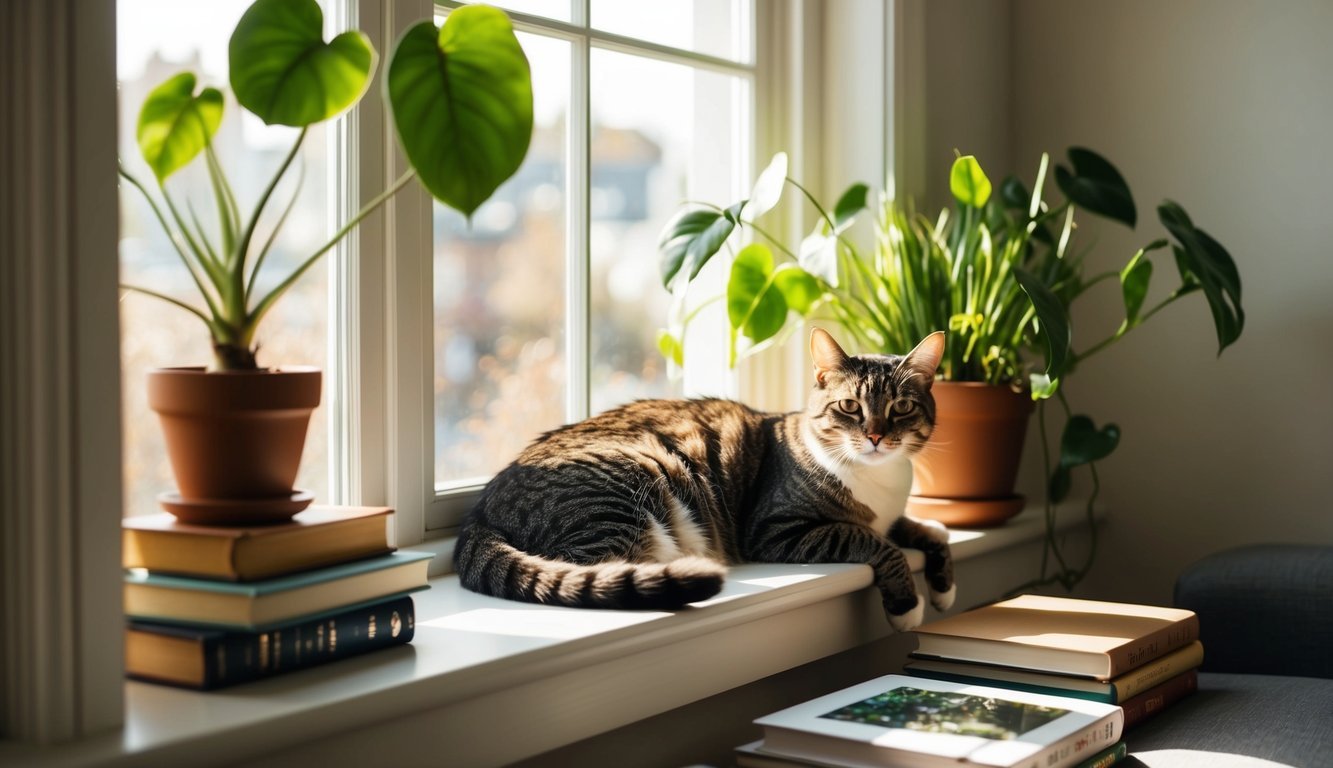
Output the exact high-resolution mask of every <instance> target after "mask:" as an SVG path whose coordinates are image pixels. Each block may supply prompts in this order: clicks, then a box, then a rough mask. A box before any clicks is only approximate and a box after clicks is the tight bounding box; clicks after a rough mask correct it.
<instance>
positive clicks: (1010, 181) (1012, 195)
mask: <svg viewBox="0 0 1333 768" xmlns="http://www.w3.org/2000/svg"><path fill="white" fill-rule="evenodd" d="M1000 201H1001V202H1003V203H1004V207H1005V208H1012V209H1016V210H1019V211H1022V212H1023V213H1027V210H1028V204H1029V203H1030V202H1031V201H1032V193H1031V192H1028V188H1027V187H1025V186H1023V182H1022V181H1019V179H1018V177H1017V176H1012V175H1011V176H1005V177H1004V181H1002V182H1000Z"/></svg>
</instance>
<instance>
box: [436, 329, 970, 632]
mask: <svg viewBox="0 0 1333 768" xmlns="http://www.w3.org/2000/svg"><path fill="white" fill-rule="evenodd" d="M810 349H811V356H812V358H813V360H814V366H815V380H816V381H815V386H814V389H813V390H812V391H811V393H810V399H809V404H808V406H807V408H806V409H805V411H803V412H802V411H797V412H794V413H789V414H785V415H782V414H772V413H761V412H758V411H754V410H751V409H750V408H747V407H745V406H744V405H741V404H739V403H735V402H731V401H728V400H713V399H703V400H644V401H639V402H636V403H632V404H630V405H626V406H624V407H621V408H617V409H614V410H611V411H608V412H606V413H603V414H601V415H598V416H594V417H592V418H590V419H587V420H586V421H582V422H579V423H577V424H571V425H569V426H565V427H561V428H559V429H556V430H554V431H552V432H548V433H546V434H545V435H543V436H541V437H540V438H538V439H537V440H536V441H535V442H533V443H532V444H531V445H530V446H528V448H526V449H525V450H524V451H523V452H522V453H521V454H520V455H519V457H518V459H517V460H516V461H515V462H514V463H513V464H510V465H509V466H508V467H506V468H505V469H504V470H503V471H501V472H500V473H499V474H498V475H496V476H495V478H494V479H492V480H491V482H490V483H489V484H488V485H487V486H486V488H485V490H483V491H482V494H481V497H480V499H478V501H477V504H476V507H475V508H473V510H472V511H471V513H470V514H469V516H468V518H467V520H466V521H465V522H464V524H463V530H462V533H461V535H460V536H459V539H458V546H457V549H456V550H455V556H454V557H455V566H456V567H457V570H458V574H459V576H460V578H461V580H462V583H463V585H464V586H465V587H467V588H468V589H471V590H473V591H476V592H481V593H484V594H488V595H495V596H497V597H505V598H510V599H513V600H524V601H529V602H536V603H549V604H554V605H567V606H579V607H588V608H646V609H673V608H679V607H682V606H684V605H685V604H687V603H693V602H696V601H699V600H704V599H707V598H709V597H712V596H713V595H715V594H717V593H718V591H719V590H720V589H721V588H722V583H723V577H724V576H725V574H726V565H725V564H727V563H743V562H780V563H822V562H839V563H868V564H869V565H870V566H871V567H872V568H873V569H874V573H875V583H876V585H877V586H878V587H879V590H880V593H881V595H882V598H883V604H884V610H885V613H886V614H887V615H888V618H889V622H890V623H891V624H892V625H893V627H894V628H895V629H897V630H898V631H904V630H907V629H910V628H912V627H915V626H917V625H918V624H920V623H921V619H922V615H923V613H924V610H925V605H924V603H923V602H922V600H921V596H920V595H918V594H917V591H916V585H915V582H914V581H913V578H912V571H911V569H910V568H909V567H908V565H907V560H906V559H905V558H904V556H903V553H902V550H900V549H899V547H911V548H914V549H920V550H922V551H923V552H925V555H926V582H927V585H928V586H929V588H930V595H931V601H932V603H933V604H934V605H935V607H936V608H938V609H940V610H944V609H947V608H948V607H949V606H950V605H952V603H953V598H954V584H953V566H952V561H951V559H950V556H949V546H948V533H947V532H946V531H945V529H944V527H943V526H941V525H939V524H938V523H921V522H917V521H915V520H912V519H910V518H907V517H904V516H903V514H902V513H903V509H904V507H905V505H906V502H907V495H908V491H909V490H910V488H911V485H912V467H911V456H912V455H914V454H916V453H917V452H918V451H920V450H921V448H922V447H923V446H924V445H925V443H926V441H927V439H929V437H930V434H931V431H932V429H933V428H934V420H935V401H934V398H932V397H931V394H930V387H931V383H932V382H933V380H934V377H935V369H936V368H937V367H938V365H939V362H940V356H941V354H942V353H943V351H944V334H943V333H942V332H939V333H933V334H931V335H930V336H928V337H927V338H926V339H925V340H924V341H922V342H921V343H920V344H918V345H917V347H916V349H914V350H912V351H911V352H910V353H908V354H907V355H905V356H897V355H887V356H886V355H858V356H855V357H849V356H848V355H847V354H846V353H845V352H843V350H842V348H841V347H839V346H838V343H837V342H836V341H834V340H833V337H832V336H830V335H829V334H828V333H827V332H825V331H823V330H821V329H815V330H814V332H813V333H812V334H811V339H810Z"/></svg>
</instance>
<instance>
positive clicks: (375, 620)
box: [125, 597, 416, 690]
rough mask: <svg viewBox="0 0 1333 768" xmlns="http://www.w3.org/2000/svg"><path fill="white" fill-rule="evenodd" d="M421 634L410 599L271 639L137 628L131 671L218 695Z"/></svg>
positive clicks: (277, 632) (282, 631) (287, 629)
mask: <svg viewBox="0 0 1333 768" xmlns="http://www.w3.org/2000/svg"><path fill="white" fill-rule="evenodd" d="M415 630H416V615H415V612H414V609H413V605H412V598H410V597H395V598H393V599H390V600H386V601H382V602H379V603H375V604H373V605H368V606H364V607H360V608H355V609H352V610H345V611H342V612H340V613H336V614H333V615H330V616H327V617H324V618H319V619H315V620H313V621H305V622H300V623H295V624H288V625H286V626H283V627H281V628H277V629H270V630H268V631H266V632H228V631H225V630H219V629H207V628H202V627H187V626H181V625H177V624H161V623H157V622H149V621H131V622H130V624H129V627H128V628H127V629H126V631H125V671H126V674H127V675H128V676H129V677H132V678H134V679H136V680H146V681H149V682H154V683H166V684H168V685H175V686H181V687H185V688H195V689H199V690H212V689H215V688H225V687H227V686H231V685H237V684H239V683H247V682H250V681H252V680H259V679H261V678H266V677H273V676H274V675H280V674H283V673H286V672H293V671H295V670H298V669H306V668H308V667H313V666H317V665H320V664H327V663H329V662H331V661H338V660H340V659H346V658H349V657H351V656H359V655H361V654H363V653H368V652H370V651H376V650H379V649H381V648H389V647H391V646H395V645H403V644H405V643H409V642H411V641H412V635H413V634H414V632H415Z"/></svg>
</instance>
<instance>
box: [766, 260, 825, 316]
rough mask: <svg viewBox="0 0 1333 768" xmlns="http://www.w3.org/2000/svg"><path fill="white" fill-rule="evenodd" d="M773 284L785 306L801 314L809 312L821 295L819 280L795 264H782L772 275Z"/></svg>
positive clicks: (804, 314)
mask: <svg viewBox="0 0 1333 768" xmlns="http://www.w3.org/2000/svg"><path fill="white" fill-rule="evenodd" d="M773 286H774V287H775V288H777V289H778V291H780V292H781V293H782V298H783V299H785V300H786V302H787V306H788V307H789V308H791V309H793V310H795V311H796V312H798V313H800V314H801V315H802V316H806V315H809V314H810V310H811V309H813V308H814V306H815V303H816V302H818V301H819V299H820V298H821V297H822V296H823V292H822V291H821V290H820V289H819V281H818V280H816V279H815V278H814V276H813V275H811V274H810V273H809V272H806V271H805V270H804V269H801V268H800V267H798V266H796V265H795V264H791V263H787V264H782V265H780V266H779V267H778V268H777V271H776V272H775V273H774V275H773Z"/></svg>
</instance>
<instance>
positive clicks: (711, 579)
mask: <svg viewBox="0 0 1333 768" xmlns="http://www.w3.org/2000/svg"><path fill="white" fill-rule="evenodd" d="M454 567H455V568H456V569H457V570H458V575H459V578H460V580H461V581H462V584H463V586H464V587H466V588H468V589H470V590H472V591H473V592H480V593H481V594H483V595H491V596H493V597H503V598H506V599H509V600H521V601H523V602H528V603H543V604H546V605H563V606H568V607H571V608H614V609H638V610H659V611H661V610H674V609H676V608H682V607H684V606H685V605H687V604H689V603H694V602H698V601H700V600H707V599H708V598H710V597H713V596H714V595H716V594H717V593H718V592H720V591H722V583H723V580H724V579H725V578H726V574H727V569H726V567H725V566H723V565H722V564H721V563H719V562H717V561H715V560H709V559H708V558H704V557H682V558H679V559H677V560H672V561H671V562H667V563H630V562H626V561H624V560H611V561H607V562H603V563H594V564H591V565H576V564H574V563H567V562H564V561H561V560H550V559H547V558H544V557H540V556H537V555H531V554H528V553H527V552H523V551H522V550H519V549H515V548H514V547H513V546H511V545H510V544H508V543H507V542H505V541H504V540H503V539H502V538H500V535H499V534H498V533H497V532H495V531H494V530H491V529H489V528H486V527H484V526H481V525H473V526H470V527H469V528H468V529H465V530H464V532H463V535H462V536H461V537H460V538H459V541H458V549H457V550H455V553H454Z"/></svg>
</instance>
